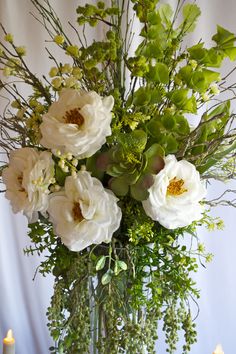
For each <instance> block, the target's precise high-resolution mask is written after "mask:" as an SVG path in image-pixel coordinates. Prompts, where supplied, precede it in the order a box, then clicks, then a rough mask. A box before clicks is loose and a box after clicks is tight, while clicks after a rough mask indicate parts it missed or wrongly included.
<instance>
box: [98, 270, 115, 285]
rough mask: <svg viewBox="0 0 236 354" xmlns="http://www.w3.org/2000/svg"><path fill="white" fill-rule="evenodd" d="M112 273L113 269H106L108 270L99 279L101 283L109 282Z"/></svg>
mask: <svg viewBox="0 0 236 354" xmlns="http://www.w3.org/2000/svg"><path fill="white" fill-rule="evenodd" d="M112 275H113V270H112V269H108V271H107V272H106V273H105V274H103V276H102V280H101V283H102V285H107V284H109V283H110V281H111V279H112Z"/></svg>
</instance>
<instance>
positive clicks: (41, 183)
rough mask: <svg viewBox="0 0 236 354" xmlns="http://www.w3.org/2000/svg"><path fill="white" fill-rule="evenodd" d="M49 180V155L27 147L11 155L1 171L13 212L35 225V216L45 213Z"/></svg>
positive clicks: (51, 165) (51, 163)
mask: <svg viewBox="0 0 236 354" xmlns="http://www.w3.org/2000/svg"><path fill="white" fill-rule="evenodd" d="M53 176H54V162H53V160H52V155H51V153H49V152H46V151H44V152H38V151H36V150H34V149H32V148H27V147H26V148H21V149H18V150H14V151H11V153H10V159H9V166H8V167H7V168H5V169H4V170H3V173H2V179H3V182H4V183H5V185H6V198H7V199H9V200H10V202H11V205H12V209H13V212H14V213H18V212H20V211H23V213H24V215H26V216H27V218H28V220H29V222H35V221H36V220H37V218H38V212H39V211H40V212H42V213H44V212H45V211H46V210H47V207H48V193H49V190H48V186H49V185H50V184H51V183H52V180H53Z"/></svg>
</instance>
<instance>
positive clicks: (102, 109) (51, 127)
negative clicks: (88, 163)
mask: <svg viewBox="0 0 236 354" xmlns="http://www.w3.org/2000/svg"><path fill="white" fill-rule="evenodd" d="M113 105H114V99H113V97H112V96H109V97H105V98H102V97H100V96H99V95H98V94H97V93H96V92H93V91H92V92H85V91H77V90H74V89H64V90H62V92H61V95H60V97H59V100H58V101H57V102H54V103H53V104H52V105H51V106H50V108H49V111H48V113H47V114H45V115H43V122H42V124H41V125H40V130H41V133H42V139H41V142H40V143H41V144H42V145H43V146H45V147H46V148H49V149H59V150H60V151H61V152H63V153H67V152H70V153H72V154H73V155H74V156H76V157H77V158H79V159H83V158H85V157H89V156H92V155H93V154H94V153H95V152H96V151H98V150H99V149H100V148H101V146H102V145H103V144H104V143H105V141H106V137H107V136H109V135H111V127H110V124H111V118H112V114H111V110H112V108H113Z"/></svg>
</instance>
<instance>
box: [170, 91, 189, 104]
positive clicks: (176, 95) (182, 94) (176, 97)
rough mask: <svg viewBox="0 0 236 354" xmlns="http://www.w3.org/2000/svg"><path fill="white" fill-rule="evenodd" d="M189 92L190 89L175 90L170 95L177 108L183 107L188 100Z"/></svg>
mask: <svg viewBox="0 0 236 354" xmlns="http://www.w3.org/2000/svg"><path fill="white" fill-rule="evenodd" d="M188 92H189V90H188V89H180V90H174V91H172V92H170V95H169V96H170V99H171V101H172V102H173V103H174V104H175V105H176V107H177V108H182V107H183V106H184V105H185V103H186V102H187V100H188Z"/></svg>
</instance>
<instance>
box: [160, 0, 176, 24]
mask: <svg viewBox="0 0 236 354" xmlns="http://www.w3.org/2000/svg"><path fill="white" fill-rule="evenodd" d="M158 12H159V14H160V17H161V19H162V23H164V24H165V25H166V26H167V27H168V28H169V27H170V26H171V24H172V17H173V9H172V7H171V6H170V4H161V5H160V7H159V9H158Z"/></svg>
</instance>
